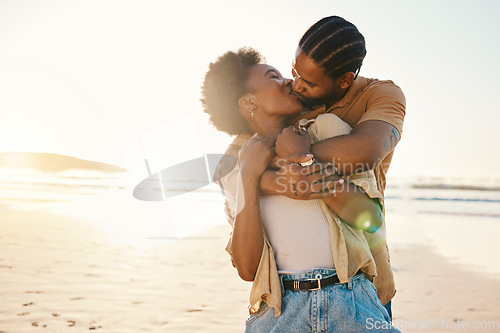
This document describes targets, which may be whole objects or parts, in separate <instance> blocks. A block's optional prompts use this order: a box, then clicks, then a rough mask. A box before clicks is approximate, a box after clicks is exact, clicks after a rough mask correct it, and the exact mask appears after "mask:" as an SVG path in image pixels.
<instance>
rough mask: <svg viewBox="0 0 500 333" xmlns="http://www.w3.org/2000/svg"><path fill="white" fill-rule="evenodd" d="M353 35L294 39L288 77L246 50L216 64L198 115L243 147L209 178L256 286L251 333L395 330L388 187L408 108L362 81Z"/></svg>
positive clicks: (345, 31) (359, 48) (336, 22)
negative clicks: (386, 217)
mask: <svg viewBox="0 0 500 333" xmlns="http://www.w3.org/2000/svg"><path fill="white" fill-rule="evenodd" d="M365 55H366V49H365V40H364V37H363V35H362V34H361V33H360V32H359V31H358V29H357V28H356V27H355V26H354V25H353V24H352V23H350V22H348V21H346V20H344V19H343V18H341V17H338V16H331V17H325V18H323V19H322V20H320V21H318V22H317V23H315V24H314V25H313V26H311V27H310V28H309V29H308V30H307V32H306V33H305V34H304V35H303V36H302V38H301V39H300V42H299V45H298V48H297V51H296V54H295V60H294V62H293V66H292V76H293V78H292V79H287V78H284V77H283V76H282V74H281V73H280V72H279V71H278V70H277V69H276V68H274V67H272V66H270V65H267V64H265V63H264V60H263V57H262V55H261V54H260V53H258V52H257V51H255V50H253V49H251V48H243V49H240V50H238V51H236V52H232V51H230V52H227V53H225V54H224V55H222V56H220V57H219V58H218V59H217V60H216V61H215V62H214V63H211V64H210V66H209V70H208V72H207V73H206V76H205V80H204V83H203V87H202V104H203V107H204V111H205V112H206V113H208V114H209V116H210V121H211V123H212V124H213V125H214V126H215V127H216V128H217V129H219V130H221V131H224V132H226V133H228V134H230V135H235V136H236V138H235V139H234V141H233V142H232V144H231V145H230V146H229V147H228V149H227V151H226V154H225V155H224V157H223V158H222V159H221V161H220V162H219V165H218V168H217V171H216V175H215V177H214V179H216V181H217V182H218V184H219V185H220V186H221V187H222V188H223V189H224V191H225V194H226V215H227V217H228V220H229V222H230V224H231V226H232V233H231V237H230V239H229V242H228V245H227V247H226V250H227V251H228V253H229V254H230V256H231V260H232V263H233V265H234V267H235V268H236V269H237V271H238V274H239V276H240V277H241V278H242V279H243V280H245V281H252V282H253V283H252V289H251V293H250V306H249V308H250V317H249V319H248V320H247V323H246V332H327V331H329V332H364V331H367V332H373V331H380V332H398V330H397V329H396V328H394V327H393V326H391V316H392V315H391V299H392V298H393V296H394V294H395V292H396V291H395V285H394V278H393V274H392V270H391V266H390V258H389V251H388V247H387V242H386V237H385V222H384V209H385V206H384V196H383V193H384V189H385V176H386V173H387V170H388V168H389V165H390V162H391V159H392V155H393V152H394V148H395V146H396V144H397V143H398V141H399V140H400V135H401V132H402V127H403V121H404V116H405V98H404V95H403V93H402V91H401V89H400V88H399V87H398V86H396V85H395V84H394V83H393V82H392V81H382V80H377V79H368V78H364V77H362V76H359V75H358V73H359V71H360V69H361V65H362V62H363V59H364V57H365Z"/></svg>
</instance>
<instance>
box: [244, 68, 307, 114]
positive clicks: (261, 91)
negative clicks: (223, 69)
mask: <svg viewBox="0 0 500 333" xmlns="http://www.w3.org/2000/svg"><path fill="white" fill-rule="evenodd" d="M291 83H292V80H290V79H285V78H284V77H283V76H282V75H281V73H280V72H279V71H278V70H277V69H276V68H274V67H272V66H269V65H264V64H259V65H255V66H253V67H251V68H250V74H249V79H248V85H249V87H250V95H252V96H253V97H254V98H255V100H256V102H257V106H258V109H259V112H265V113H267V114H269V115H278V116H279V115H294V114H298V113H300V112H301V111H302V104H301V103H300V100H299V98H298V97H297V96H296V95H295V94H293V93H292V85H291Z"/></svg>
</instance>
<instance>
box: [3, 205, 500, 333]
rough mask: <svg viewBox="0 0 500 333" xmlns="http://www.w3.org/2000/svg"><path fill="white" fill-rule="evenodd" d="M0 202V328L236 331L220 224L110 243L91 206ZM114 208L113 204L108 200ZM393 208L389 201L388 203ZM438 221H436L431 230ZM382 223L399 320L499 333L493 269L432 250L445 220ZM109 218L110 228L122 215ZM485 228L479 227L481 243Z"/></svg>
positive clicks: (240, 289) (240, 324)
mask: <svg viewBox="0 0 500 333" xmlns="http://www.w3.org/2000/svg"><path fill="white" fill-rule="evenodd" d="M3 202H4V203H3V204H2V205H0V230H1V233H0V249H1V252H0V253H1V255H0V295H1V299H2V301H1V302H0V332H2V333H6V332H8V333H22V332H34V331H44V332H89V331H96V332H117V333H126V332H214V333H215V332H242V331H243V330H244V324H245V319H246V318H247V315H248V314H247V299H248V294H249V290H250V284H249V283H247V282H244V281H242V280H240V279H239V277H238V276H237V274H236V271H235V269H234V268H233V267H232V266H231V264H230V262H229V257H228V255H227V254H226V253H225V251H224V247H225V244H226V241H227V237H228V235H229V227H228V226H226V225H224V224H219V225H216V226H213V227H211V228H209V229H206V230H204V231H202V232H201V233H197V234H193V235H190V236H188V237H185V238H182V239H177V240H169V241H166V242H163V243H158V244H156V245H155V244H154V240H150V243H151V242H153V243H152V244H153V245H151V244H150V246H135V245H133V244H132V243H127V242H121V243H120V242H115V241H110V237H109V230H108V231H107V232H105V231H104V230H107V229H103V228H101V227H100V225H101V224H102V221H92V216H97V215H98V214H94V215H91V214H90V215H89V214H83V213H82V209H80V210H74V211H73V214H70V213H66V214H63V213H54V212H53V211H52V210H49V209H47V210H44V209H42V208H43V207H44V205H43V204H41V205H37V206H36V207H38V208H37V209H15V208H13V207H14V206H13V205H10V204H7V203H6V202H5V200H4V201H3ZM95 202H96V200H93V201H92V200H91V201H89V202H88V203H87V204H88V205H89V204H90V205H95ZM120 204H122V203H120V202H119V200H118V202H117V203H116V205H118V206H119V205H120ZM393 204H394V205H395V207H397V205H396V204H397V201H393ZM72 205H74V203H73V204H72V203H70V204H68V205H67V207H72ZM122 205H123V204H122ZM218 205H219V203H217V204H211V206H213V209H214V210H215V209H216V210H219V209H222V207H221V206H218ZM101 208H102V207H101ZM83 210H84V211H85V210H88V206H87V207H83ZM70 211H71V210H68V212H70ZM97 213H99V210H97ZM104 213H105V212H103V214H104ZM124 215H126V214H125V213H124V214H122V215H119V214H118V215H117V216H120V218H121V219H123V218H124ZM105 216H108V217H109V216H112V215H110V214H109V212H108V214H107V215H106V214H105ZM110 218H111V219H113V218H112V217H110ZM134 218H135V217H133V216H132V217H131V219H134ZM208 219H210V217H208ZM455 220H456V219H454V221H455ZM455 222H457V221H455ZM480 222H481V221H475V223H480ZM488 222H490V223H493V224H495V223H496V224H498V222H499V221H498V219H497V220H493V221H492V220H491V219H489V220H487V221H485V223H488ZM439 223H441V224H444V227H437V225H438V224H439ZM457 223H459V224H460V223H462V224H463V223H468V222H467V221H462V222H460V221H459V220H458V222H457ZM387 224H388V239H389V243H390V246H391V253H392V262H393V267H394V271H395V277H396V283H397V289H398V292H397V295H396V297H395V299H394V300H393V314H394V324H395V325H396V326H397V327H398V328H400V329H401V330H402V331H403V332H407V331H415V332H425V331H432V332H449V331H454V330H455V331H456V330H458V331H462V332H473V331H491V332H495V331H497V332H498V331H500V323H499V321H500V315H499V313H500V294H499V292H498V291H497V288H498V286H499V285H500V274H499V273H495V270H494V269H493V270H487V269H486V268H485V267H481V266H480V264H481V262H480V261H478V265H472V264H468V263H467V258H464V259H466V260H465V261H464V260H462V257H463V256H461V255H460V253H458V254H457V257H455V258H454V257H452V256H449V255H448V254H449V252H447V248H448V247H446V244H444V245H443V244H441V245H440V246H438V245H439V243H440V241H439V239H440V238H439V237H442V239H447V238H446V237H447V236H446V233H447V232H449V229H447V227H446V219H444V220H443V217H441V216H439V215H431V214H429V215H425V214H419V213H418V212H416V211H414V212H413V213H411V212H410V213H408V209H407V210H406V211H405V212H404V214H403V212H401V211H399V210H388V212H387ZM433 224H435V225H436V228H433V227H432V225H433ZM112 226H113V227H114V228H117V230H118V229H119V222H116V221H115V222H114V224H112ZM124 226H125V224H124ZM496 228H497V229H498V226H496ZM108 229H109V228H108ZM462 229H465V228H462ZM465 234H467V232H465ZM453 235H458V236H457V237H460V233H453ZM494 235H495V233H493V236H494ZM493 236H490V235H486V236H485V237H486V238H483V241H484V239H488V237H490V238H491V239H493V238H492V237H493ZM138 237H140V236H138ZM448 238H449V237H448ZM441 243H443V242H441ZM477 246H486V248H490V249H491V250H492V251H493V253H498V247H499V245H498V244H497V243H490V244H487V245H485V244H482V245H481V239H478V238H477V237H476V238H473V239H472V240H470V242H469V243H464V244H462V246H459V248H463V249H465V251H466V252H470V251H468V250H467V248H471V249H476V250H477V248H478V247H477ZM495 249H497V251H496V252H495ZM450 251H451V250H450ZM494 265H498V262H495V263H494ZM494 265H493V264H492V266H494ZM493 268H494V267H493ZM474 325H475V326H474Z"/></svg>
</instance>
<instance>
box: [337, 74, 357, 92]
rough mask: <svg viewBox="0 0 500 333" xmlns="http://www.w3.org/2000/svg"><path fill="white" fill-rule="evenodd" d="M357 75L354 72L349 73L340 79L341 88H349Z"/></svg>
mask: <svg viewBox="0 0 500 333" xmlns="http://www.w3.org/2000/svg"><path fill="white" fill-rule="evenodd" d="M354 76H355V74H354V73H353V72H347V73H345V74H344V75H342V76H341V77H340V78H339V84H340V87H341V88H342V89H344V90H346V89H347V88H349V87H350V86H351V84H352V82H353V81H354Z"/></svg>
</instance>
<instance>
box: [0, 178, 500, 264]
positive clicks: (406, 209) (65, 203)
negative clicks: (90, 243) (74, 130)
mask: <svg viewBox="0 0 500 333" xmlns="http://www.w3.org/2000/svg"><path fill="white" fill-rule="evenodd" d="M131 179H133V178H132V177H131V175H130V174H127V173H102V172H95V171H85V170H70V171H67V172H62V173H43V172H37V171H34V170H12V169H3V170H2V169H0V204H3V205H8V206H9V207H11V208H13V209H18V210H42V211H50V212H54V213H58V214H66V215H69V216H72V217H77V218H81V219H83V220H86V221H88V223H91V224H93V226H94V227H95V228H96V229H98V230H100V231H102V232H103V233H104V234H105V235H107V237H108V239H109V241H110V242H115V243H117V244H125V245H133V246H141V247H151V246H157V245H163V244H165V243H168V242H171V241H172V240H179V239H182V240H195V239H196V237H200V236H199V235H200V233H202V232H203V231H204V230H207V229H209V228H212V227H214V226H217V225H227V221H226V218H225V215H224V211H223V209H224V196H223V195H222V193H221V191H220V189H219V187H218V186H217V185H215V184H210V185H208V186H204V187H200V188H198V189H197V190H194V191H190V192H187V193H186V192H182V191H180V189H181V188H182V187H183V186H185V185H186V184H184V185H183V184H180V185H179V186H177V187H175V188H174V189H173V191H174V192H169V193H167V194H168V195H165V198H166V199H165V200H164V201H142V200H138V199H136V198H134V196H133V189H134V187H135V186H136V185H137V184H135V183H134V181H131ZM389 183H390V184H391V186H390V187H388V189H387V190H386V224H387V237H388V241H389V245H390V247H391V248H397V247H401V246H409V245H411V244H424V245H428V246H431V247H434V248H435V249H436V250H437V251H439V252H440V253H441V254H443V255H444V256H446V257H448V258H450V260H455V261H457V263H459V264H461V265H466V266H471V265H472V266H477V267H478V268H480V269H486V270H488V271H490V272H493V273H498V274H500V261H499V260H497V259H496V253H498V252H499V251H500V245H499V242H498V241H497V239H496V235H497V234H498V233H499V232H500V190H499V188H498V186H496V183H494V182H486V183H485V184H486V185H488V184H489V185H490V186H489V187H488V186H476V187H474V188H473V187H471V186H464V185H463V183H456V184H453V183H447V184H444V185H443V184H432V183H431V182H427V183H426V182H425V181H422V179H418V181H412V180H411V179H410V180H409V179H405V180H404V182H403V181H400V182H398V181H392V182H391V181H390V182H389ZM422 184H427V185H422ZM186 188H189V189H193V188H197V186H192V184H191V185H190V186H186ZM156 190H161V187H160V186H158V188H157V189H156ZM163 190H164V191H167V192H168V189H163ZM0 218H1V217H0ZM228 236H229V234H228Z"/></svg>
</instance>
